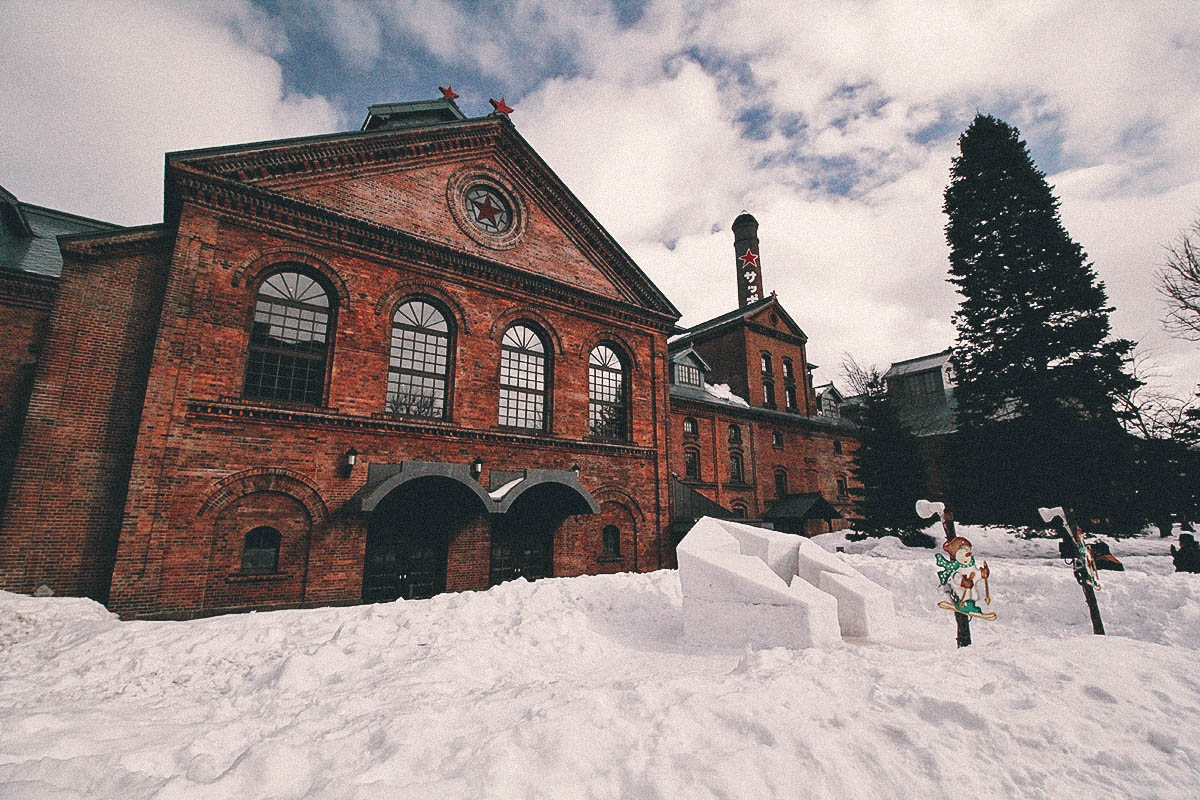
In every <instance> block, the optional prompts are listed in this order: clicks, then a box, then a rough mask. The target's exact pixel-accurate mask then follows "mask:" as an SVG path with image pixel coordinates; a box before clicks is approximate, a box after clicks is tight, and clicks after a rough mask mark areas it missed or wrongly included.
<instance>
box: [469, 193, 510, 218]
mask: <svg viewBox="0 0 1200 800" xmlns="http://www.w3.org/2000/svg"><path fill="white" fill-rule="evenodd" d="M471 205H473V206H475V216H477V217H478V218H479V219H486V220H487V221H488V224H489V225H495V224H496V215H497V214H499V213H500V212H501V211H502V210H503V209H500V208H496V207H495V206H494V205H492V198H490V197H486V196H485V197H484V198H483V202H482V203H480V202H478V201H476V200H472V201H471Z"/></svg>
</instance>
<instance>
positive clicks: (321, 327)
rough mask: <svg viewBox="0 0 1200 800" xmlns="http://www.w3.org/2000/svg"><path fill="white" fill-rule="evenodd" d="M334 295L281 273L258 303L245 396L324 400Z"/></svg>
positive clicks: (305, 278) (303, 279)
mask: <svg viewBox="0 0 1200 800" xmlns="http://www.w3.org/2000/svg"><path fill="white" fill-rule="evenodd" d="M328 306H329V298H328V296H327V295H326V294H325V291H324V289H322V288H321V286H320V284H318V283H317V282H316V281H315V280H313V279H312V278H310V277H308V276H307V275H302V274H300V273H296V272H280V273H276V274H275V275H272V276H271V277H269V278H267V280H266V281H264V283H263V285H262V287H261V288H260V289H259V294H258V298H257V300H256V301H255V304H254V323H253V326H252V328H251V330H250V348H249V352H248V354H247V360H246V381H245V385H244V388H243V392H242V393H243V395H244V396H245V397H248V398H254V399H262V400H276V401H282V402H289V403H308V404H313V405H316V404H319V403H320V402H321V399H322V395H323V393H324V383H325V359H326V355H327V348H326V338H327V334H328V326H329V313H328V311H327V310H326V309H327V308H328Z"/></svg>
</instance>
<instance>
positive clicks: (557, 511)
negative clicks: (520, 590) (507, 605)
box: [489, 479, 600, 586]
mask: <svg viewBox="0 0 1200 800" xmlns="http://www.w3.org/2000/svg"><path fill="white" fill-rule="evenodd" d="M501 506H502V511H503V512H504V513H501V514H497V515H495V516H493V517H492V529H491V569H490V573H489V584H490V585H492V586H495V585H497V584H500V583H504V582H505V581H510V580H515V579H517V578H525V579H526V580H531V581H534V580H538V579H539V578H550V577H554V576H555V575H561V574H574V570H572V569H571V568H570V567H569V566H568V565H567V564H566V563H565V560H564V559H565V558H566V557H568V556H569V555H570V550H571V548H569V547H567V545H566V542H565V537H564V523H566V522H567V521H568V520H569V519H570V518H571V517H574V516H578V515H590V514H595V513H597V512H598V511H599V510H600V506H599V504H597V503H596V501H595V499H594V498H592V497H591V495H589V494H587V492H586V491H584V490H582V487H578V486H576V485H572V484H571V483H567V482H561V481H555V480H550V479H543V480H533V481H530V482H529V484H528V485H527V486H522V487H520V491H519V492H513V493H512V494H511V496H509V497H505V498H504V501H503V502H502V503H501Z"/></svg>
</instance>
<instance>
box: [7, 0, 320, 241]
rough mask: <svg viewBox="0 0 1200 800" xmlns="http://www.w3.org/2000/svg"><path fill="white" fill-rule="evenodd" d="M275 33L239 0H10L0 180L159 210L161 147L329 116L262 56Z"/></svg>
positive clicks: (276, 41) (215, 141)
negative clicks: (185, 1)
mask: <svg viewBox="0 0 1200 800" xmlns="http://www.w3.org/2000/svg"><path fill="white" fill-rule="evenodd" d="M81 20H86V23H85V24H81ZM286 46H287V42H286V40H285V39H284V38H283V37H282V34H281V33H280V32H279V30H278V29H276V28H275V26H274V25H273V24H272V23H271V22H270V21H269V20H268V19H267V18H265V17H264V16H263V15H262V14H261V13H259V12H257V11H255V10H254V9H253V8H252V7H251V6H249V5H248V4H244V3H230V4H222V5H220V6H216V5H206V4H196V5H194V6H193V5H182V4H181V5H175V4H155V3H139V2H132V1H131V2H115V1H114V2H106V3H103V4H100V5H92V6H88V7H81V6H77V5H75V4H69V3H15V4H13V3H10V4H7V5H6V7H5V20H4V24H3V25H2V26H0V72H2V73H3V74H4V75H5V76H6V78H5V80H4V81H3V82H0V120H2V121H3V125H2V127H3V129H4V141H3V144H2V145H0V147H2V148H3V149H2V150H0V182H2V183H3V184H4V185H5V186H6V187H7V188H8V189H9V190H10V191H12V192H14V193H15V194H16V195H17V196H18V197H20V198H21V199H23V200H26V201H28V202H31V203H38V204H41V205H47V206H52V207H55V208H61V209H64V210H69V211H73V212H75V213H79V214H84V215H88V216H94V217H98V218H100V219H106V220H110V221H113V222H121V223H126V224H144V223H148V222H154V221H157V220H160V219H161V218H162V172H163V154H164V153H165V152H167V151H170V150H181V149H189V148H194V147H204V146H211V145H221V144H233V143H237V142H246V141H255V140H261V139H271V138H279V137H286V136H297V135H304V134H311V133H319V132H322V133H323V132H327V131H330V130H336V129H337V126H338V115H337V114H336V112H335V110H334V109H333V107H332V106H331V105H330V104H329V103H327V102H326V101H325V100H323V99H321V98H313V97H304V96H301V95H297V94H294V93H290V92H287V91H285V90H284V87H283V75H282V70H281V69H280V67H279V64H278V63H277V62H276V61H275V60H274V59H273V58H272V55H274V54H278V53H279V52H281V51H282V50H283V49H285V48H286Z"/></svg>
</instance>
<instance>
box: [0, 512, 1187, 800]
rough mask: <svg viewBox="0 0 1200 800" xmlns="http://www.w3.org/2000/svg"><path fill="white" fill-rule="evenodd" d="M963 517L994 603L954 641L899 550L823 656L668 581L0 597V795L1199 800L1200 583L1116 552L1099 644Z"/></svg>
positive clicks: (671, 574)
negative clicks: (868, 623)
mask: <svg viewBox="0 0 1200 800" xmlns="http://www.w3.org/2000/svg"><path fill="white" fill-rule="evenodd" d="M964 533H966V535H967V536H968V537H969V538H972V539H973V540H975V539H976V538H979V540H980V542H982V544H980V546H979V549H980V551H981V554H982V555H983V556H984V557H986V558H987V560H988V561H989V563H990V564H991V568H992V594H993V595H994V596H995V602H994V603H993V606H992V608H994V609H995V610H996V611H997V612H998V613H999V615H1000V617H999V619H997V620H996V621H995V622H990V623H987V622H982V621H977V622H975V623H973V625H972V634H973V638H974V640H975V644H974V646H972V647H970V648H966V649H963V650H956V649H955V647H954V634H955V624H954V620H953V615H952V614H951V613H949V612H946V611H943V610H940V609H938V608H937V601H938V600H940V599H942V598H941V594H940V592H939V590H938V586H937V579H936V573H935V568H934V562H933V551H931V550H927V549H918V550H909V549H908V548H901V546H900V545H899V543H898V542H895V540H892V541H891V542H888V541H887V540H868V542H870V543H872V544H873V545H875V546H874V547H873V548H871V549H870V550H869V551H867V552H864V553H861V554H848V555H845V556H844V561H845V562H846V563H847V564H849V566H851V567H853V568H854V569H855V570H857V571H859V572H861V573H862V574H863V575H864V576H865V577H866V578H868V579H870V580H871V581H873V582H875V583H877V584H879V585H880V586H882V587H884V588H885V589H887V590H889V591H890V592H891V593H892V596H893V598H894V602H895V605H896V610H897V612H898V617H897V626H898V634H897V637H896V638H895V639H892V640H889V641H886V642H883V643H881V642H877V641H872V642H865V643H864V642H861V641H858V640H849V641H847V642H846V643H845V644H843V645H842V646H839V647H835V648H785V647H775V648H769V649H759V650H752V651H747V649H746V648H745V647H714V646H703V647H702V646H697V645H696V644H695V643H693V642H692V641H691V639H690V638H689V637H688V636H686V635H685V633H684V620H683V609H682V603H683V597H682V591H681V584H680V577H679V574H678V573H677V572H675V571H662V572H656V573H650V574H643V575H631V574H624V575H604V576H590V577H583V578H562V579H552V580H543V581H537V582H535V583H527V582H525V581H523V580H521V581H513V582H511V583H507V584H504V585H502V586H497V587H495V588H493V589H491V590H489V591H486V592H464V593H461V594H451V595H442V596H439V597H435V598H433V599H431V600H420V601H407V602H404V601H400V602H395V603H387V604H380V605H372V606H354V607H348V608H323V609H314V610H308V611H279V612H271V613H262V614H244V615H235V616H226V617H216V618H212V619H203V620H195V621H192V622H185V623H175V622H133V623H129V622H125V623H122V622H118V621H117V620H116V619H115V618H114V617H113V616H112V615H111V614H109V613H108V612H107V611H105V609H104V608H102V607H101V606H99V605H97V604H95V603H92V602H90V601H86V600H78V599H70V598H57V597H55V598H45V599H34V598H30V597H22V596H17V595H12V594H7V593H3V592H0V665H2V667H0V797H3V798H4V800H33V799H34V798H36V799H37V800H44V799H45V798H55V800H64V799H66V798H70V799H72V800H74V799H77V798H87V800H108V799H109V798H113V799H114V800H115V799H116V798H120V799H121V800H143V799H146V800H149V799H150V798H155V799H156V800H173V799H174V798H186V799H187V800H193V798H199V799H200V800H204V798H230V797H236V798H239V800H267V799H268V798H271V799H272V800H281V799H291V798H312V799H313V800H360V799H361V800H366V799H367V798H379V797H389V798H391V797H395V798H439V799H442V798H445V800H457V798H471V799H472V800H474V799H475V798H512V797H520V798H530V799H531V800H537V799H539V798H554V800H582V799H584V798H613V797H631V798H638V799H639V800H676V798H678V799H679V800H683V799H684V798H686V799H687V800H713V799H714V798H729V799H730V800H741V799H742V798H745V799H746V800H751V799H752V798H753V799H754V800H758V799H759V798H767V797H799V796H803V797H805V798H810V799H811V800H825V799H826V798H838V799H839V800H840V799H842V798H921V800H943V799H948V798H956V799H957V798H961V797H962V796H963V794H964V793H966V794H971V795H978V796H983V797H988V798H993V797H995V798H1052V797H1086V798H1089V800H1105V799H1107V798H1187V797H1200V675H1198V673H1197V663H1200V661H1198V655H1200V575H1177V574H1174V573H1172V571H1171V560H1170V558H1169V557H1166V556H1164V555H1162V553H1163V552H1165V550H1166V547H1167V546H1169V544H1170V542H1169V541H1165V542H1163V543H1162V545H1161V548H1160V547H1159V541H1158V539H1157V537H1154V539H1153V540H1152V541H1149V542H1124V541H1123V542H1120V543H1117V542H1114V545H1113V546H1114V552H1117V555H1118V556H1119V557H1121V558H1122V560H1124V561H1125V563H1126V571H1125V572H1122V573H1105V574H1103V575H1102V580H1103V589H1102V590H1101V591H1100V592H1099V593H1098V596H1099V603H1100V608H1101V611H1102V613H1103V615H1104V622H1105V627H1106V628H1107V630H1108V633H1109V635H1108V636H1093V635H1092V634H1091V632H1090V631H1091V626H1090V623H1089V621H1088V613H1087V607H1086V606H1085V604H1084V601H1083V596H1082V592H1081V591H1080V589H1079V586H1078V585H1077V584H1076V583H1075V581H1074V579H1073V578H1072V576H1071V571H1070V569H1069V568H1068V567H1067V566H1066V565H1064V564H1062V562H1060V561H1058V560H1057V559H1056V558H1052V557H1050V556H1051V555H1056V551H1051V550H1047V551H1046V557H1040V556H1036V555H1033V556H1031V555H1029V554H1028V553H1029V551H1028V550H1027V549H1026V548H1027V547H1028V545H1029V543H1028V542H1026V541H1022V540H1016V539H1014V538H1013V537H1011V536H1008V535H1006V534H1002V533H1001V532H999V531H996V532H992V533H985V534H983V535H982V536H981V537H976V536H975V533H974V531H973V530H968V531H964ZM853 544H855V545H861V544H864V543H863V542H857V543H853ZM1049 544H1050V545H1051V546H1053V544H1054V543H1053V542H1050V543H1049ZM834 546H835V547H836V546H837V545H834ZM893 546H894V547H895V549H894V550H893V549H892V548H893ZM1125 546H1128V547H1130V548H1131V549H1137V548H1144V549H1145V550H1146V552H1145V554H1144V555H1132V556H1131V555H1128V554H1127V552H1125V551H1122V550H1121V549H1120V548H1121V547H1125ZM888 552H891V553H895V554H896V555H895V556H892V555H885V554H884V553H888ZM1156 553H1157V554H1156ZM768 569H769V568H768ZM769 571H772V572H773V570H769ZM831 574H832V573H831Z"/></svg>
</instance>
